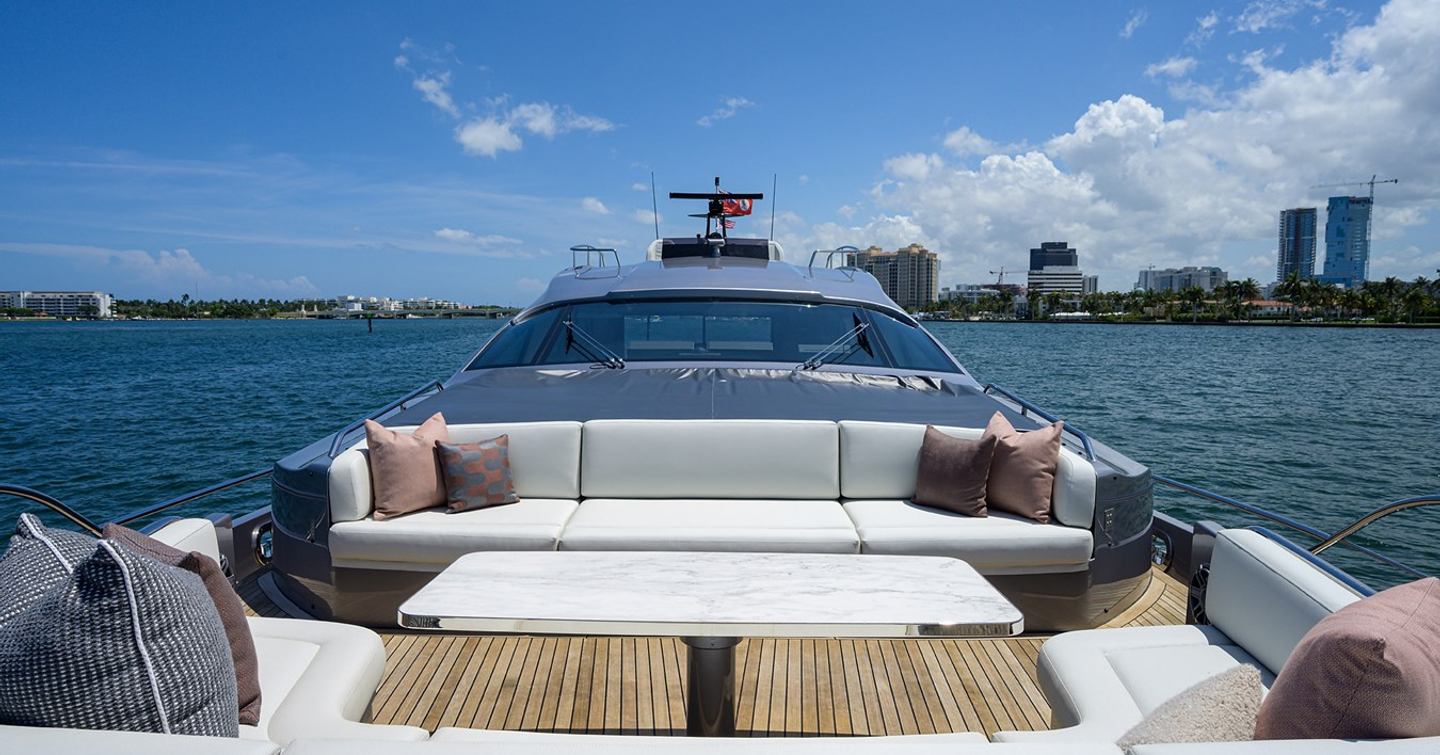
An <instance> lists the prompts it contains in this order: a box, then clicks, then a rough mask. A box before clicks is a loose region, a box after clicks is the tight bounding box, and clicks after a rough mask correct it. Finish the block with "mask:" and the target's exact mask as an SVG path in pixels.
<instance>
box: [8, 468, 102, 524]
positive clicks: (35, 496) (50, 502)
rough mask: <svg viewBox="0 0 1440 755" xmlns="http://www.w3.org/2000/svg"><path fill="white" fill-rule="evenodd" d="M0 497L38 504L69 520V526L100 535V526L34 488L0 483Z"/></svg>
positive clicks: (58, 500)
mask: <svg viewBox="0 0 1440 755" xmlns="http://www.w3.org/2000/svg"><path fill="white" fill-rule="evenodd" d="M0 495H8V496H14V497H16V498H22V499H24V500H27V501H30V502H31V503H38V504H40V505H41V506H44V507H45V508H47V509H50V510H51V511H53V512H55V513H57V514H59V515H60V516H63V517H65V518H66V519H69V520H70V522H71V524H75V525H79V526H80V528H81V529H84V530H85V531H86V532H89V533H90V534H92V535H95V536H97V537H98V536H99V535H100V525H98V524H96V523H94V522H92V521H90V519H89V518H88V517H86V516H85V515H84V514H81V513H80V512H78V511H76V510H75V509H72V508H70V507H69V506H67V505H65V504H64V503H63V502H61V501H60V499H58V498H54V497H52V496H48V495H46V494H44V493H41V492H40V491H38V490H36V489H34V488H27V487H25V486H24V485H11V484H9V483H3V482H0Z"/></svg>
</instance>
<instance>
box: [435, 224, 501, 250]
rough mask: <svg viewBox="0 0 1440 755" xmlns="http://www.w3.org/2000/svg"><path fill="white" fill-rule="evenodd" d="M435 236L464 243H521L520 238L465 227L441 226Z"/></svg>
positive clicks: (486, 244)
mask: <svg viewBox="0 0 1440 755" xmlns="http://www.w3.org/2000/svg"><path fill="white" fill-rule="evenodd" d="M435 237H436V238H439V239H444V240H445V241H454V242H456V243H462V244H473V245H475V246H508V245H514V244H519V243H521V242H520V239H512V238H510V237H509V236H501V235H499V234H494V233H490V234H484V235H481V234H477V233H475V232H474V231H467V230H465V229H464V228H441V229H439V230H437V231H435Z"/></svg>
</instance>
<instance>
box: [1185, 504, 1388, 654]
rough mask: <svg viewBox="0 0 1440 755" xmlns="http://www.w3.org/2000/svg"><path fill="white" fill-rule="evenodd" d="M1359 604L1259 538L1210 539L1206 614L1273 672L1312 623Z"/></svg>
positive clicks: (1240, 533)
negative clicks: (1211, 541) (1212, 552)
mask: <svg viewBox="0 0 1440 755" xmlns="http://www.w3.org/2000/svg"><path fill="white" fill-rule="evenodd" d="M1359 599H1360V597H1359V596H1358V595H1356V594H1355V593H1354V592H1351V590H1350V589H1349V588H1348V587H1345V586H1344V585H1341V584H1340V583H1339V582H1336V581H1335V580H1333V579H1331V578H1330V577H1329V576H1327V575H1326V574H1325V573H1324V572H1321V571H1320V570H1319V569H1316V568H1315V567H1314V566H1312V565H1311V564H1310V563H1308V562H1307V561H1305V560H1304V559H1303V558H1301V557H1300V556H1298V555H1296V554H1294V553H1291V552H1290V551H1289V550H1288V549H1286V548H1285V547H1284V546H1282V545H1280V544H1279V543H1276V542H1274V541H1272V540H1270V539H1269V538H1267V537H1265V536H1264V535H1261V534H1260V533H1258V532H1253V531H1251V530H1239V529H1235V530H1222V531H1221V532H1220V534H1219V535H1217V536H1216V538H1215V552H1214V555H1212V556H1211V559H1210V583H1209V586H1208V587H1207V588H1206V589H1205V614H1206V615H1207V616H1208V617H1209V619H1210V623H1211V624H1213V625H1214V626H1215V627H1216V628H1217V629H1219V630H1220V631H1222V632H1224V633H1225V634H1227V635H1229V637H1230V639H1232V640H1234V641H1235V643H1236V644H1238V645H1239V646H1240V647H1243V648H1245V650H1246V651H1248V652H1249V653H1250V654H1251V655H1253V656H1255V658H1256V659H1258V660H1259V661H1260V662H1261V663H1263V664H1265V667H1266V668H1268V669H1270V671H1272V672H1276V673H1278V672H1279V671H1280V669H1281V667H1283V666H1284V665H1285V660H1286V659H1287V658H1289V657H1290V652H1291V651H1293V650H1294V649H1295V645H1296V644H1298V643H1299V642H1300V638H1302V637H1304V636H1305V633H1306V632H1308V631H1310V628H1311V627H1313V626H1315V623H1316V622H1318V621H1320V620H1321V619H1323V618H1325V617H1326V616H1329V615H1330V614H1332V613H1334V612H1335V611H1338V610H1340V609H1341V608H1344V607H1345V606H1347V605H1349V604H1351V603H1353V602H1355V601H1357V600H1359Z"/></svg>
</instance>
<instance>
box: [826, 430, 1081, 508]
mask: <svg viewBox="0 0 1440 755" xmlns="http://www.w3.org/2000/svg"><path fill="white" fill-rule="evenodd" d="M936 429H937V430H940V431H941V432H944V433H946V434H948V435H952V436H954V437H957V438H965V439H967V440H978V439H979V438H980V436H982V435H984V434H985V431H984V430H983V429H980V428H972V427H948V426H940V425H937V426H936ZM924 440H925V425H917V424H910V423H901V422H860V421H852V420H845V421H843V422H841V423H840V493H841V495H843V496H844V497H845V498H849V499H887V498H903V499H908V498H911V497H912V496H914V495H915V476H916V474H917V473H918V471H919V468H920V444H921V443H922V442H923V441H924ZM1051 505H1052V511H1053V512H1054V515H1055V519H1056V520H1057V521H1059V522H1060V523H1061V524H1067V525H1070V526H1072V527H1084V528H1086V529H1089V528H1090V525H1091V521H1092V519H1093V518H1094V515H1095V467H1094V466H1093V465H1091V464H1090V462H1088V461H1086V460H1084V459H1082V458H1081V457H1080V456H1079V455H1078V454H1076V453H1074V452H1072V451H1071V450H1069V449H1068V448H1061V449H1060V462H1059V465H1058V467H1057V469H1056V472H1055V493H1054V497H1053V499H1052V501H1051Z"/></svg>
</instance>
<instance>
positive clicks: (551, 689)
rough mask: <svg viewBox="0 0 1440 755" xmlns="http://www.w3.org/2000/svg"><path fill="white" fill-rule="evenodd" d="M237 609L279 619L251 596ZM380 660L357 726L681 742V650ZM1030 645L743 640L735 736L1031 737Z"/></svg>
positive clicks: (418, 636) (1171, 620)
mask: <svg viewBox="0 0 1440 755" xmlns="http://www.w3.org/2000/svg"><path fill="white" fill-rule="evenodd" d="M240 592H241V597H242V598H243V599H244V600H245V602H246V603H247V605H248V606H249V608H250V609H251V610H252V611H253V612H255V613H257V614H260V615H267V616H280V615H283V614H282V612H281V610H280V609H279V608H278V607H277V606H275V605H274V604H273V603H271V602H270V600H269V599H268V598H266V597H265V593H264V592H263V591H262V590H261V589H260V587H259V586H258V585H257V584H256V583H255V581H254V580H250V581H248V582H247V583H246V584H244V585H242V586H241V591H240ZM1185 599H1186V589H1185V586H1184V585H1182V584H1181V583H1180V582H1178V581H1176V580H1175V579H1174V578H1172V577H1170V576H1168V575H1166V574H1164V573H1163V572H1160V571H1158V570H1154V571H1152V572H1151V581H1150V585H1149V587H1148V588H1147V589H1146V591H1145V593H1144V594H1143V595H1142V596H1141V597H1140V599H1139V600H1138V601H1137V602H1136V603H1135V604H1134V605H1133V606H1131V607H1130V608H1129V609H1127V610H1125V611H1124V612H1122V613H1121V614H1120V615H1118V616H1116V617H1115V619H1114V620H1112V621H1111V622H1110V623H1108V624H1107V625H1106V626H1155V625H1164V624H1183V623H1185ZM380 634H381V636H382V637H383V638H384V641H385V650H386V652H387V653H388V654H389V658H388V660H387V661H386V664H385V675H384V677H383V678H382V679H381V682H380V688H379V690H377V691H376V693H375V698H374V700H373V701H372V703H371V720H372V721H374V722H375V723H384V724H411V725H414V726H422V727H424V728H426V729H430V730H431V731H433V730H435V729H436V728H439V727H441V726H460V727H466V728H480V729H521V730H526V731H554V732H568V733H591V734H654V735H662V736H664V735H683V734H684V733H685V696H684V689H685V646H684V645H683V644H681V643H680V641H679V640H678V639H675V638H668V637H667V638H646V637H641V638H634V637H626V638H620V637H518V636H506V637H476V636H463V635H453V634H429V633H418V632H411V631H404V630H399V629H396V630H385V631H381V632H380ZM1044 640H1045V637H1044V636H1043V635H1022V636H1020V637H1015V638H1008V639H995V640H893V641H889V640H785V639H778V640H769V639H767V640H746V641H744V642H742V643H741V644H740V646H739V648H738V649H737V653H736V673H737V694H738V710H737V717H738V720H737V722H736V723H737V729H739V731H741V732H742V733H743V734H746V735H749V736H817V735H877V734H935V733H944V732H952V731H973V732H982V733H984V734H987V735H988V734H991V733H993V732H995V731H999V730H1007V729H1009V730H1013V729H1044V728H1048V726H1049V723H1050V708H1049V706H1048V705H1046V703H1045V697H1044V695H1042V694H1041V692H1040V688H1039V685H1038V683H1037V681H1036V676H1035V664H1036V654H1037V653H1038V652H1039V650H1040V644H1041V643H1042V642H1044Z"/></svg>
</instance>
